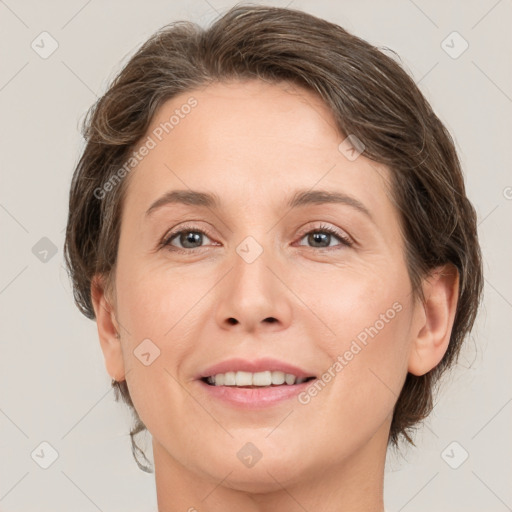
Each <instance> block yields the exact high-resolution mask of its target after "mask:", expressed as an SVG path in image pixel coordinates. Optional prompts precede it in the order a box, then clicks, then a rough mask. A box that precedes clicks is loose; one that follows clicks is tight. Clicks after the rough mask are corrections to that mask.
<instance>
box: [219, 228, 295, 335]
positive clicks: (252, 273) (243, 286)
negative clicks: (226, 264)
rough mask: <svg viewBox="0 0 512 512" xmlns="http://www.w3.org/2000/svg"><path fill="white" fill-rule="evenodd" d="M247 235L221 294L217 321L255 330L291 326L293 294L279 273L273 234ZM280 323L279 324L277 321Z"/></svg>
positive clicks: (238, 247) (239, 245)
mask: <svg viewBox="0 0 512 512" xmlns="http://www.w3.org/2000/svg"><path fill="white" fill-rule="evenodd" d="M258 238H259V239H260V240H262V242H261V243H260V242H259V241H258V240H257V239H256V237H255V236H251V235H249V236H247V237H246V238H244V239H243V240H242V241H241V242H240V243H239V244H238V245H237V246H236V247H235V250H234V252H233V255H232V260H231V266H232V270H231V272H229V274H228V275H227V276H226V280H225V284H224V286H223V289H222V291H221V292H220V294H219V305H218V309H217V321H218V322H219V324H220V325H221V326H223V327H224V328H225V327H226V326H228V325H229V326H235V325H236V326H239V327H238V328H241V329H244V330H248V331H249V330H253V329H255V328H257V326H259V325H267V324H273V325H276V327H274V328H279V326H280V327H281V328H282V327H284V326H287V325H288V323H289V321H290V317H291V304H290V303H289V300H290V297H289V294H287V293H286V287H285V286H284V285H283V283H282V282H281V281H280V279H278V277H276V275H279V273H280V270H279V269H280V268H282V266H281V265H280V264H279V258H278V255H277V254H275V245H274V244H272V243H271V240H272V237H271V236H270V237H268V236H267V237H265V240H266V241H267V243H266V244H265V246H264V245H263V243H264V242H263V238H264V237H263V235H260V236H258ZM277 324H279V325H277Z"/></svg>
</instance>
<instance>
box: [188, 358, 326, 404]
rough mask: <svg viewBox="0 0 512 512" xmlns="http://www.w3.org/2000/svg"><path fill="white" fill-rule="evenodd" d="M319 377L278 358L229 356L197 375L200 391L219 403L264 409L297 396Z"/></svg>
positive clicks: (207, 397) (208, 398)
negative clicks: (236, 357) (229, 357)
mask: <svg viewBox="0 0 512 512" xmlns="http://www.w3.org/2000/svg"><path fill="white" fill-rule="evenodd" d="M316 378H317V377H316V376H315V375H314V373H313V372H312V371H308V370H303V369H301V368H299V367H298V366H294V365H291V364H288V363H286V362H284V361H279V360H277V359H271V358H264V359H257V360H254V359H251V360H248V359H230V360H227V361H223V362H221V363H218V364H215V365H213V366H210V367H209V368H206V369H204V370H203V371H202V372H201V373H200V374H199V375H197V376H196V379H197V382H199V383H200V388H199V389H200V390H201V391H200V392H201V393H203V394H204V396H205V398H206V399H207V400H208V401H211V400H214V401H215V402H216V403H218V404H219V405H220V404H222V405H223V406H228V407H232V408H233V407H234V408H242V409H253V410H254V409H258V410H262V409H264V408H267V407H272V406H277V405H279V404H281V403H284V402H285V401H287V400H291V399H293V398H294V397H296V396H297V395H298V394H299V393H300V392H301V391H303V390H304V389H305V388H306V387H307V386H309V385H310V384H309V382H311V381H313V380H315V379H316Z"/></svg>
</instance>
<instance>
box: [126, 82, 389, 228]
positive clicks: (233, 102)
mask: <svg viewBox="0 0 512 512" xmlns="http://www.w3.org/2000/svg"><path fill="white" fill-rule="evenodd" d="M344 139H345V136H344V135H341V134H340V133H339V130H338V129H337V127H336V124H335V119H334V116H333V114H332V112H331V111H330V109H329V108H328V107H327V105H326V104H325V103H324V102H323V101H322V100H321V99H320V98H319V97H318V96H316V95H315V94H314V93H313V92H311V91H307V90H304V89H302V88H298V87H296V86H293V85H291V84H288V83H285V82H282V83H278V84H270V83H267V82H263V81H259V80H251V81H245V82H229V83H214V84H210V85H208V86H206V87H204V88H201V89H195V90H191V91H190V92H185V93H182V94H180V95H179V96H176V97H174V98H172V99H170V100H168V101H167V102H165V103H164V104H163V105H162V106H161V107H160V108H159V109H158V111H157V112H156V114H155V116H154V118H153V119H152V121H151V124H150V126H149V128H148V130H147V132H146V134H145V136H144V137H143V138H142V139H141V144H146V145H148V146H151V149H150V150H149V151H147V152H146V155H145V156H144V157H143V158H142V159H141V161H140V162H139V163H138V165H137V166H136V167H135V169H134V170H133V171H132V175H131V176H130V183H129V186H128V191H127V197H126V203H125V209H126V210H130V211H133V210H136V211H137V212H138V215H139V216H140V215H141V214H142V213H145V212H146V210H147V208H149V206H150V205H151V204H152V203H153V202H154V201H155V199H157V198H158V197H160V196H161V195H162V194H163V193H164V192H167V191H169V190H173V189H181V190H183V189H187V188H188V189H194V190H201V191H205V192H212V193H213V194H214V195H216V196H218V197H219V198H221V200H222V204H223V206H224V207H226V208H233V209H234V211H235V210H236V209H238V210H240V208H242V209H245V210H246V209H247V208H248V206H249V205H257V206H258V207H259V208H261V207H266V206H267V205H272V206H273V207H277V205H278V204H279V203H280V202H284V201H285V200H286V201H287V202H289V201H288V200H289V196H291V195H292V194H293V192H294V191H295V190H298V189H301V190H304V189H314V188H320V189H323V190H324V189H325V190H331V191H337V192H343V193H347V194H349V193H350V195H351V196H357V199H358V200H359V201H360V202H362V203H365V204H367V205H368V207H369V208H371V209H372V210H374V211H375V213H376V216H377V217H378V216H379V215H383V214H384V213H385V211H386V209H387V210H389V209H390V208H391V204H390V200H389V198H388V194H387V186H386V182H387V181H388V180H389V171H388V169H386V168H385V166H382V165H379V164H376V163H375V162H372V161H370V160H369V159H367V158H365V157H364V153H363V154H362V155H360V156H359V157H358V158H357V159H356V160H352V161H351V160H349V159H348V158H347V156H346V154H344V153H343V151H341V150H340V143H341V142H342V141H343V140H344ZM139 147H140V146H139ZM387 213H388V214H390V213H391V212H389V211H388V212H387ZM388 220H389V219H388Z"/></svg>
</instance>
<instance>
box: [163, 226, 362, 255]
mask: <svg viewBox="0 0 512 512" xmlns="http://www.w3.org/2000/svg"><path fill="white" fill-rule="evenodd" d="M190 232H192V233H201V234H203V235H206V236H207V237H208V238H213V237H212V236H211V235H210V234H209V233H208V231H206V230H204V229H199V228H197V227H196V226H193V225H185V226H182V227H181V229H180V230H179V231H174V232H171V233H169V234H168V235H167V236H166V237H165V238H164V239H163V240H162V242H161V244H160V247H161V248H167V249H169V250H171V251H173V252H178V253H183V254H189V253H190V251H197V250H198V249H201V247H197V248H191V249H183V248H181V247H175V246H174V245H171V242H172V240H173V239H174V238H176V236H177V235H180V234H182V233H190ZM311 233H329V234H330V235H334V236H335V237H337V238H338V239H339V240H340V242H341V243H340V245H341V246H344V247H352V245H354V243H353V242H352V240H350V239H349V238H348V237H347V236H345V235H343V234H342V233H340V232H339V231H338V230H336V229H334V228H332V227H330V226H326V225H324V224H322V225H321V226H319V227H318V228H315V229H312V230H310V231H307V232H306V233H304V234H303V235H302V236H301V237H300V239H299V240H302V239H303V238H304V237H305V236H306V235H309V234H311ZM301 247H307V246H301ZM310 248H311V249H319V250H324V251H325V250H331V249H336V248H337V247H310Z"/></svg>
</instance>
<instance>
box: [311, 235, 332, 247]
mask: <svg viewBox="0 0 512 512" xmlns="http://www.w3.org/2000/svg"><path fill="white" fill-rule="evenodd" d="M310 237H311V238H310V242H311V241H312V242H313V245H314V244H316V243H317V242H319V243H322V241H324V242H325V241H327V246H329V243H328V242H329V240H328V239H329V237H330V235H329V234H328V233H313V234H311V235H310Z"/></svg>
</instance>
